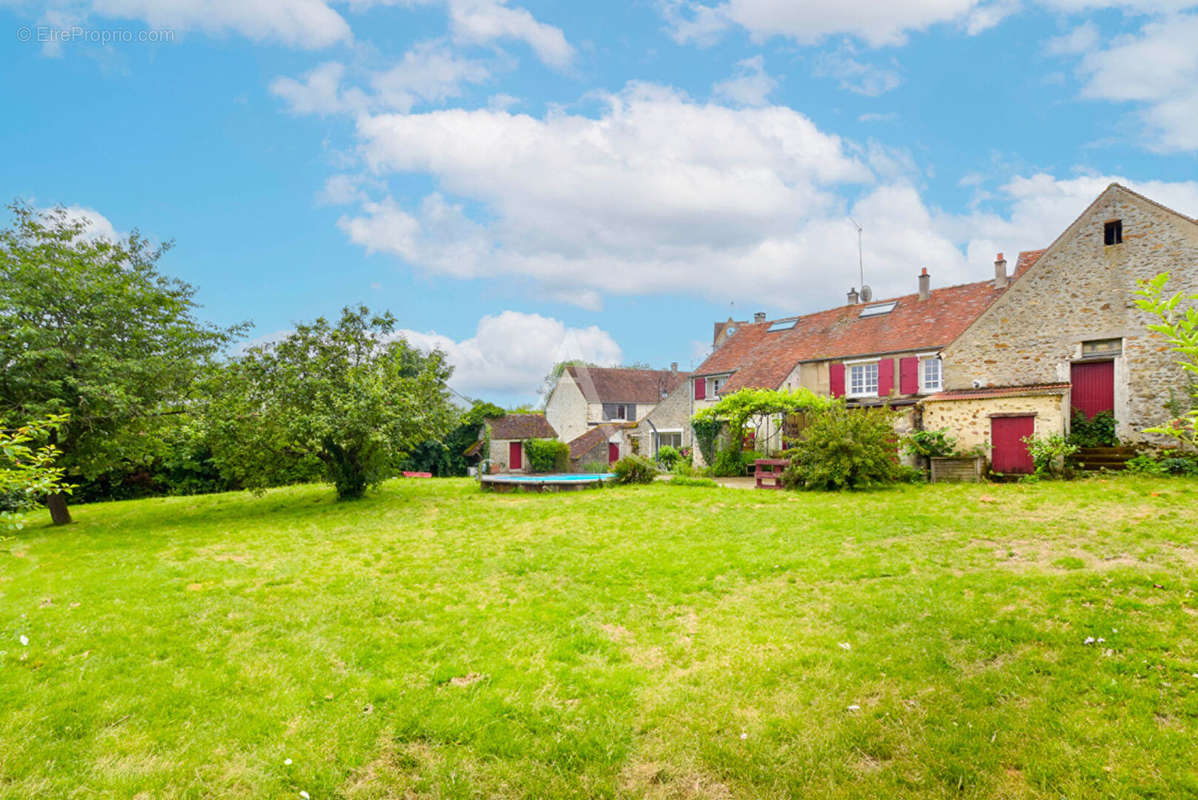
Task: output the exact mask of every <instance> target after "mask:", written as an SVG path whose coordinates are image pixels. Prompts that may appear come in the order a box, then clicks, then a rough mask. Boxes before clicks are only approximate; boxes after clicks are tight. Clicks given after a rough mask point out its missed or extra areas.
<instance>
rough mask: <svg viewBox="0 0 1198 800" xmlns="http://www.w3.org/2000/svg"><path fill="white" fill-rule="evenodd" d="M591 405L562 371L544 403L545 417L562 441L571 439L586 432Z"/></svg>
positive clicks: (575, 384) (572, 380) (576, 385)
mask: <svg viewBox="0 0 1198 800" xmlns="http://www.w3.org/2000/svg"><path fill="white" fill-rule="evenodd" d="M591 405H594V404H592V403H587V401H586V398H585V397H583V394H582V390H581V389H579V388H578V384H577V383H575V381H574V379H573V378H571V377H570V375H569V373H564V374H563V375H562V376H561V377H560V378H559V379H558V381H557V385H556V386H554V388H553V393H552V394H551V395H549V400H548V401H547V402H546V403H545V419H547V420H549V424H550V425H552V426H553V429H554V430H555V431H557V435H558V437H559V438H560V439H561V440H562V441H563V442H569V441H573V440H574V439H576V438H577V437H579V436H581V435H582V434H584V433H586V431H587V427H588V426H587V422H588V421H589V420H591V418H592V417H591V413H592V412H591V409H590V406H591ZM600 412H602V407H600Z"/></svg>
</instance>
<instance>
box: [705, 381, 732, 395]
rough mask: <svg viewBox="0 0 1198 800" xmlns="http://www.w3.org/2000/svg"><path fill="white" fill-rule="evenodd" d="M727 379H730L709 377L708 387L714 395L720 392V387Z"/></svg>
mask: <svg viewBox="0 0 1198 800" xmlns="http://www.w3.org/2000/svg"><path fill="white" fill-rule="evenodd" d="M727 380H728V379H727V378H708V379H707V388H708V389H710V390H711V394H712V396H713V397H714V396H716V395H718V394H719V393H720V388H721V387H722V386H723V385H724V382H725V381H727Z"/></svg>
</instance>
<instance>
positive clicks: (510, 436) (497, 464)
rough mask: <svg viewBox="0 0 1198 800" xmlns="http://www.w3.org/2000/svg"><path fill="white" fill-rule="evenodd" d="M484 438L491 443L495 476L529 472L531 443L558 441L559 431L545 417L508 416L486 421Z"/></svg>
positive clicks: (531, 415) (536, 415)
mask: <svg viewBox="0 0 1198 800" xmlns="http://www.w3.org/2000/svg"><path fill="white" fill-rule="evenodd" d="M484 434H485V435H486V436H487V437H488V438H489V439H490V441H491V471H492V472H527V471H528V454H527V453H526V452H525V451H524V443H525V442H527V441H528V440H529V439H556V438H557V431H555V430H554V429H553V426H552V425H550V424H549V423H548V421H546V419H545V415H544V414H508V415H506V416H503V417H492V418H490V419H488V420H486V423H485V430H484Z"/></svg>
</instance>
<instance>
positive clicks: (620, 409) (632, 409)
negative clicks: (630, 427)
mask: <svg viewBox="0 0 1198 800" xmlns="http://www.w3.org/2000/svg"><path fill="white" fill-rule="evenodd" d="M603 418H604V419H612V420H617V419H618V420H626V421H628V422H633V421H635V420H636V406H635V405H634V404H632V403H604V404H603Z"/></svg>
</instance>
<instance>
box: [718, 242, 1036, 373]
mask: <svg viewBox="0 0 1198 800" xmlns="http://www.w3.org/2000/svg"><path fill="white" fill-rule="evenodd" d="M1041 253H1043V251H1042V250H1030V251H1027V252H1024V253H1020V254H1019V259H1018V261H1017V262H1016V265H1015V272H1014V274H1013V275H1012V278H1011V280H1012V281H1014V280H1017V279H1018V278H1019V277H1020V276H1022V275H1023V273H1024V272H1026V271H1027V270H1028V268H1029V267H1030V266H1031V265H1032V264H1034V263H1035V262H1036V260H1037V259H1038V258H1039V257H1040V254H1041ZM1008 285H1009V284H1008ZM1004 291H1006V289H997V288H995V287H994V282H993V280H988V281H979V282H977V283H966V284H961V285H959V286H946V287H944V288H942V289H933V290H932V291H931V292H930V294H929V296H928V299H927V300H920V299H919V295H918V294H909V295H903V296H901V297H891V298H886V299H882V300H876V301H872V302H870V303H868V304H865V303H858V304H855V305H844V306H839V307H837V308H831V309H827V310H826V311H818V312H816V313H814V314H807V315H805V316H800V317H791V318H784V319H794V320H795V325H794V327H793V328H791V329H790V330H785V331H780V332H774V333H770V332H769V328H770V326H771V325H773V324H774V323H775V322H777V320H771V321H767V322H759V323H752V324H749V325H742V326H741V328H740V330H738V331H737V332H736V334H735V335H734V336H733V337H732V338H731V339H729V340H728V341H727V342H725V343H724V345H723V346H721V347H720V348H719V349H717V350H716V351H715V352H714V353H712V354H711V355H710V356H709V357H708V358H707V360H706V361H704V362H703V363H702V364H700V365H699V367H698V368H697V369H696V370H695V373H694V374H695V375H719V374H724V373H729V372H731V373H733V375H732V378H731V379H730V380H729V381H728V383H727V384H726V385H725V387H724V391H736V390H737V389H744V388H746V387H759V388H767V389H776V388H777V387H778V386H780V385H781V384H782V382H783V381H784V380H786V376H787V375H789V374H790V372H791V370H793V369H794V368H795V365H796V364H799V363H801V362H804V361H824V360H828V359H837V358H851V357H853V356H868V355H880V354H883V353H898V352H907V351H911V350H937V349H940V348H942V347H944V346H945V345H947V344H948V343H949V342H952V341H953V340H954V339H956V338H957V337H958V336H960V335H961V333H962V332H963V331H964V330H965V329H966V328H967V327H968V326H969V325H970V324H971V323H972V322H973V321H974V320H975V319H976V318H977V317H978V315H979V314H981V313H982V312H983V311H984V310H986V308H987V307H989V305H990V304H991V303H993V302H994V300H995V299H996V298H998V297H999V296H1000V295H1001V294H1002V293H1003V292H1004ZM890 302H893V303H895V307H894V310H892V311H890V312H889V313H886V314H877V315H874V316H868V317H862V316H861V311H862V309H864V308H865V307H866V306H867V305H868V306H874V305H880V304H882V303H890Z"/></svg>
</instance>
